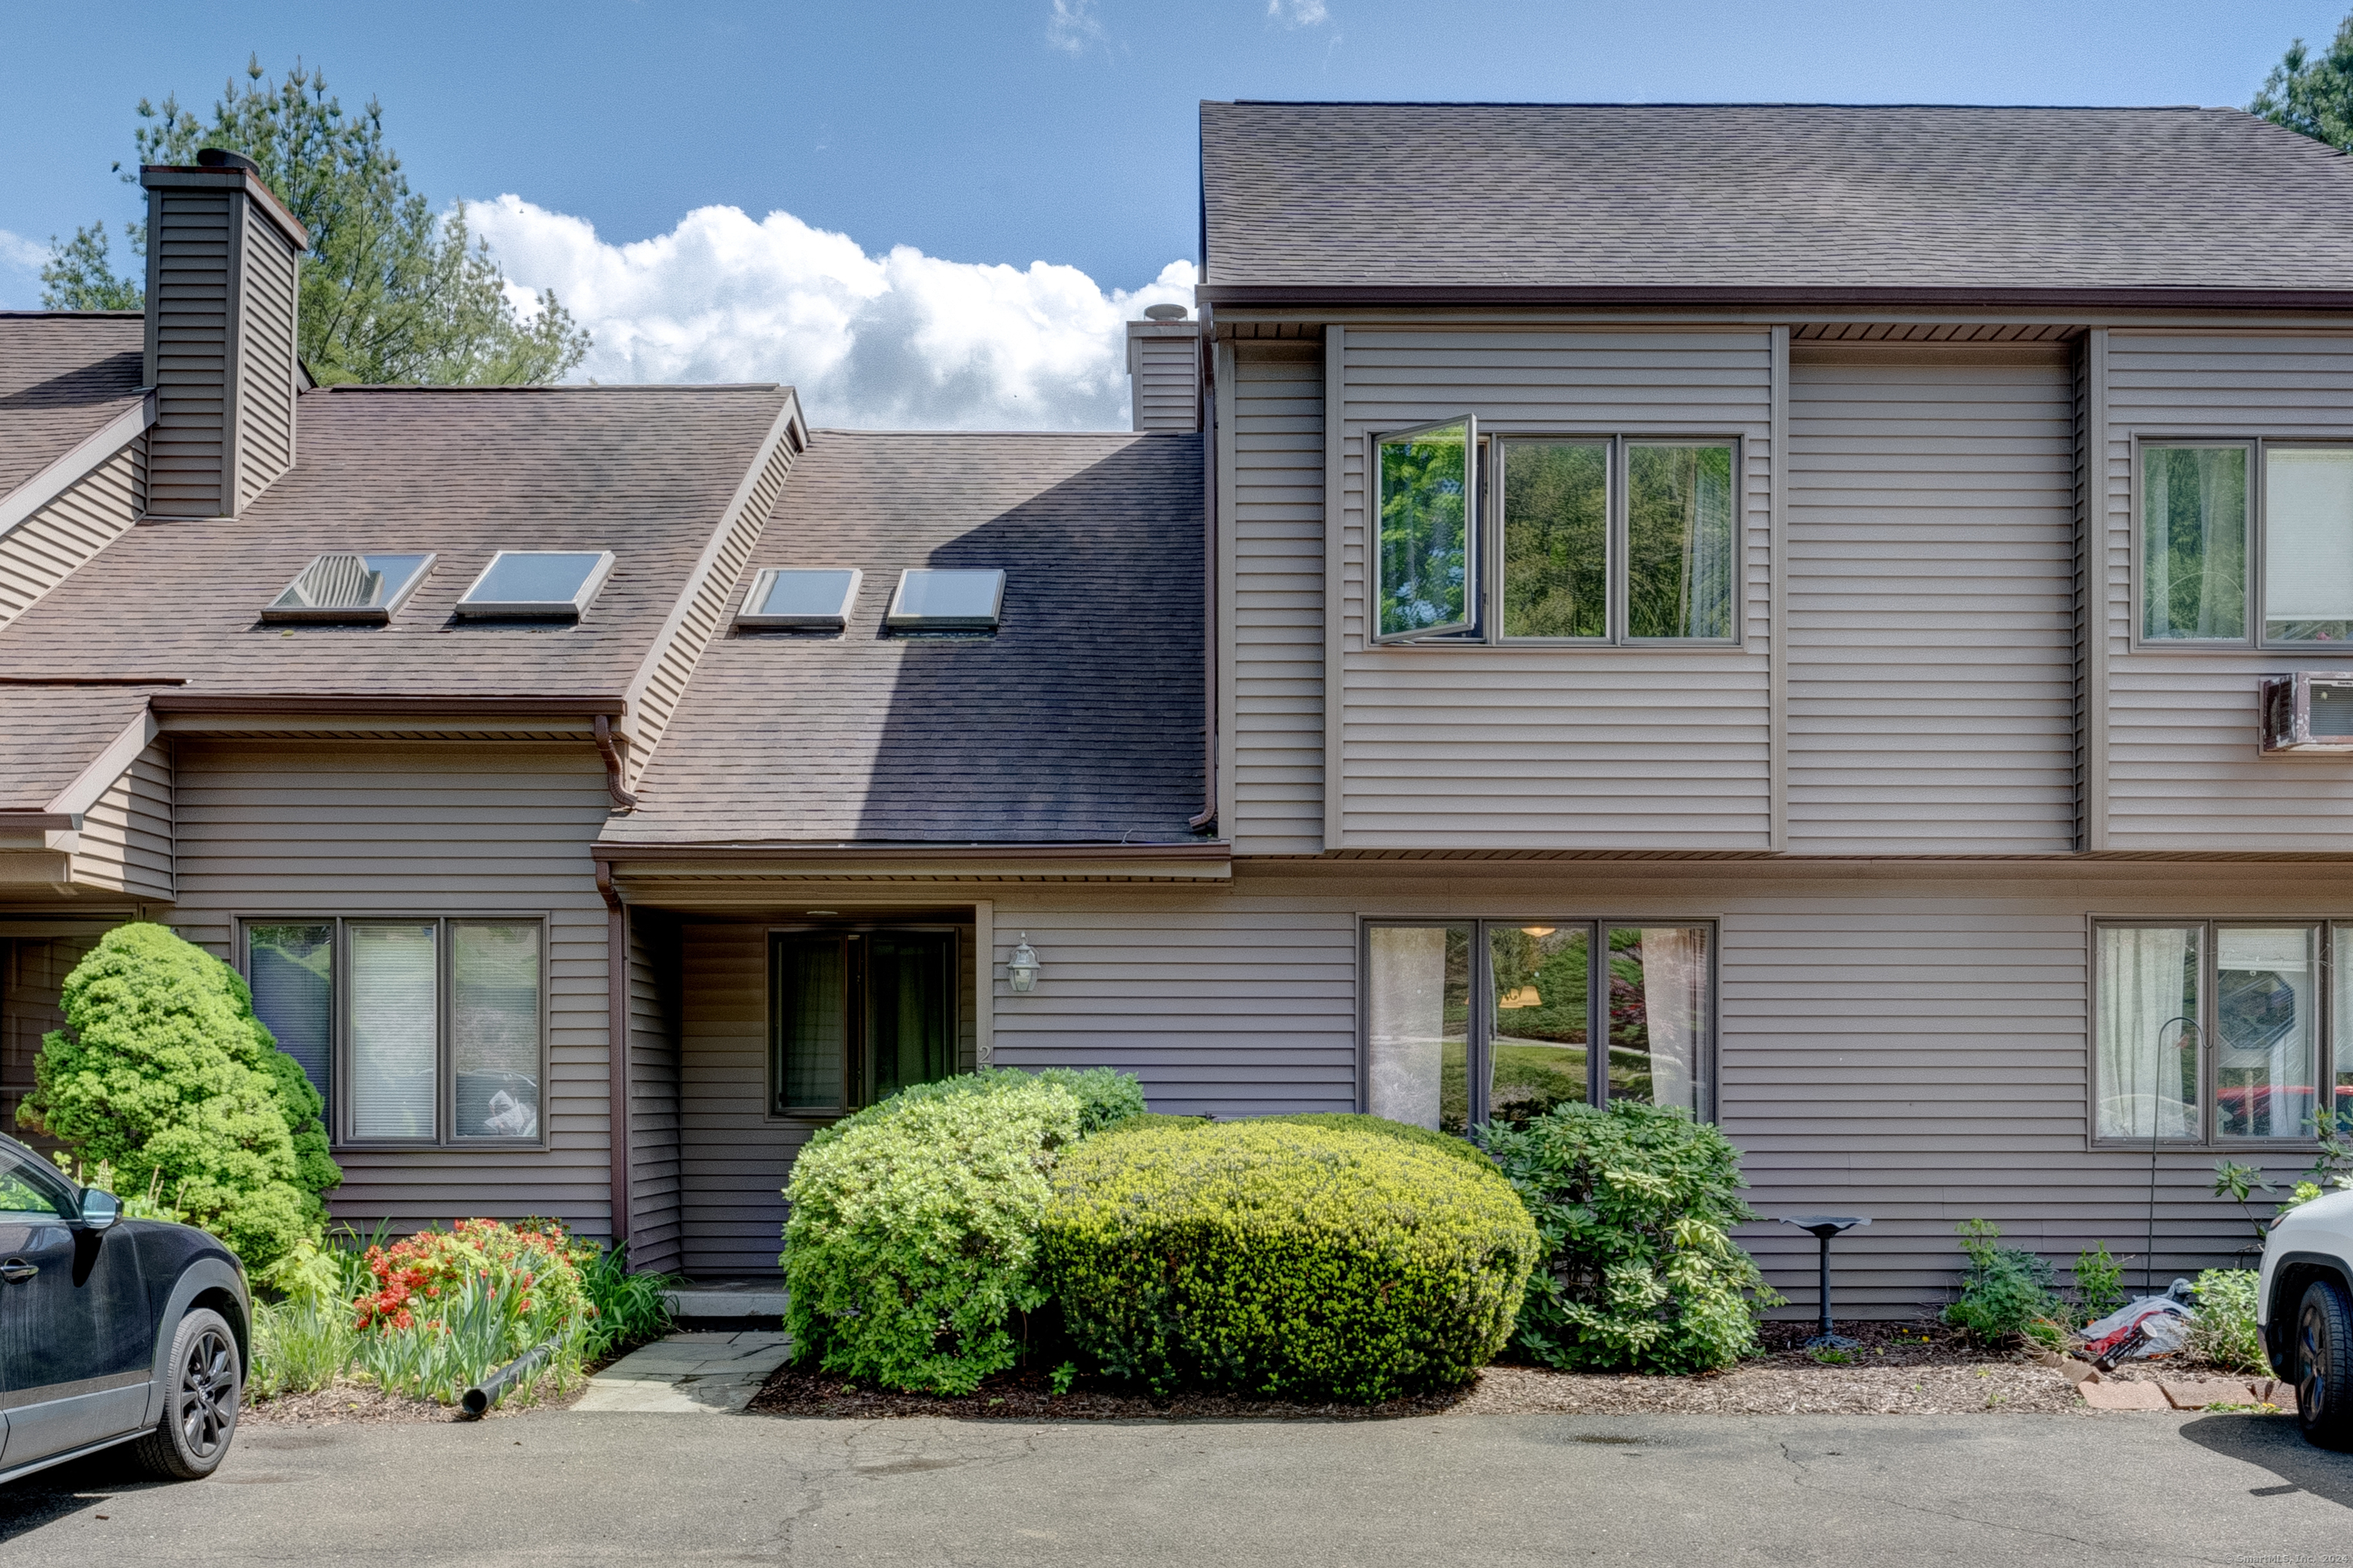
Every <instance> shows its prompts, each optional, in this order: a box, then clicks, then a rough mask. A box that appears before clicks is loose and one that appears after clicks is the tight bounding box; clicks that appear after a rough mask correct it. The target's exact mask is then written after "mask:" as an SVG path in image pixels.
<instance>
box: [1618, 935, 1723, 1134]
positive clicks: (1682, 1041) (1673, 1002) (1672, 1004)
mask: <svg viewBox="0 0 2353 1568" xmlns="http://www.w3.org/2000/svg"><path fill="white" fill-rule="evenodd" d="M1709 1012H1710V1010H1709V1007H1708V928H1707V927H1704V926H1641V927H1623V926H1620V927H1611V928H1610V932H1609V1097H1610V1098H1611V1099H1613V1100H1645V1101H1648V1102H1650V1103H1651V1104H1652V1105H1658V1106H1674V1107H1679V1108H1681V1109H1683V1110H1687V1111H1689V1112H1691V1113H1692V1114H1693V1115H1694V1117H1696V1116H1699V1115H1702V1114H1703V1113H1704V1109H1705V1107H1703V1106H1702V1105H1701V1104H1700V1103H1699V1086H1700V1082H1701V1079H1700V1073H1699V1066H1700V1059H1701V1056H1700V1054H1701V1052H1702V1050H1703V1049H1704V1047H1705V1046H1706V1044H1707V1037H1708V1032H1709V1030H1710V1029H1712V1028H1713V1027H1714V1026H1715V1020H1714V1019H1713V1018H1711V1017H1710V1016H1709Z"/></svg>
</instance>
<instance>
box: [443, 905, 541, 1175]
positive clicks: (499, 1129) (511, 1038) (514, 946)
mask: <svg viewBox="0 0 2353 1568" xmlns="http://www.w3.org/2000/svg"><path fill="white" fill-rule="evenodd" d="M539 936H540V928H539V926H538V924H537V923H536V922H523V921H513V922H500V923H491V922H477V921H471V920H465V921H453V922H451V924H450V927H449V1067H450V1072H451V1075H453V1077H454V1079H455V1086H454V1088H455V1109H456V1126H455V1127H454V1128H453V1129H452V1130H453V1131H454V1133H455V1135H456V1136H457V1137H459V1138H537V1137H538V1136H539V1117H540V1089H539V994H540V990H539V970H540V951H539Z"/></svg>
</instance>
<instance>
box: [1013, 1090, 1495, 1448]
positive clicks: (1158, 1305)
mask: <svg viewBox="0 0 2353 1568" xmlns="http://www.w3.org/2000/svg"><path fill="white" fill-rule="evenodd" d="M1372 1119H1373V1118H1353V1117H1352V1118H1343V1120H1344V1122H1345V1125H1340V1126H1313V1125H1300V1124H1298V1123H1296V1122H1290V1123H1286V1122H1283V1121H1280V1120H1272V1119H1270V1120H1265V1121H1241V1122H1220V1123H1208V1124H1197V1125H1193V1126H1184V1127H1169V1126H1153V1127H1144V1128H1136V1129H1134V1130H1128V1131H1114V1132H1112V1133H1110V1134H1108V1135H1106V1136H1104V1137H1102V1138H1094V1139H1088V1140H1087V1141H1085V1142H1084V1143H1082V1144H1079V1145H1078V1146H1077V1147H1075V1148H1074V1149H1071V1150H1069V1151H1068V1152H1067V1153H1066V1154H1065V1155H1064V1157H1063V1159H1062V1160H1061V1162H1060V1165H1059V1166H1058V1167H1057V1168H1056V1170H1055V1172H1054V1177H1053V1185H1054V1197H1053V1201H1052V1202H1051V1203H1050V1204H1049V1205H1048V1207H1047V1210H1046V1216H1045V1228H1044V1236H1043V1241H1044V1249H1045V1263H1046V1274H1047V1279H1048V1283H1049V1286H1050V1288H1051V1289H1052V1291H1053V1293H1054V1295H1055V1296H1056V1297H1057V1298H1060V1304H1061V1308H1062V1319H1063V1323H1064V1325H1065V1327H1066V1329H1067V1330H1068V1331H1069V1333H1070V1336H1071V1340H1073V1341H1074V1342H1075V1343H1076V1344H1077V1345H1078V1347H1079V1348H1080V1350H1081V1351H1083V1352H1084V1353H1085V1354H1087V1355H1088V1356H1090V1357H1092V1359H1093V1360H1094V1361H1096V1362H1097V1363H1099V1364H1100V1365H1101V1366H1102V1368H1103V1371H1105V1372H1108V1373H1110V1374H1111V1375H1113V1376H1114V1377H1119V1378H1124V1379H1128V1380H1131V1381H1134V1382H1139V1383H1145V1384H1146V1385H1147V1386H1149V1387H1150V1388H1151V1389H1152V1390H1153V1391H1154V1392H1155V1393H1171V1392H1173V1391H1175V1390H1176V1389H1179V1388H1183V1387H1186V1386H1188V1385H1204V1386H1208V1387H1216V1388H1226V1389H1232V1390H1236V1391H1238V1392H1242V1393H1253V1394H1261V1395H1270V1396H1284V1397H1291V1398H1328V1399H1343V1400H1351V1401H1357V1402H1362V1403H1366V1404H1370V1403H1373V1402H1376V1401H1378V1400H1383V1399H1389V1398H1393V1397H1396V1396H1398V1395H1399V1394H1407V1393H1419V1392H1422V1391H1424V1390H1429V1389H1439V1388H1450V1387H1453V1386H1455V1385H1457V1384H1459V1383H1462V1382H1464V1381H1465V1380H1466V1379H1468V1378H1469V1377H1470V1376H1471V1374H1472V1372H1476V1371H1477V1370H1478V1369H1479V1368H1480V1367H1481V1366H1482V1365H1484V1364H1485V1363H1486V1362H1487V1361H1489V1360H1491V1359H1493V1356H1494V1354H1495V1352H1496V1351H1499V1350H1501V1349H1502V1348H1503V1346H1504V1341H1505V1340H1507V1339H1509V1338H1510V1336H1511V1331H1512V1319H1513V1312H1514V1308H1516V1307H1517V1306H1518V1305H1519V1300H1520V1293H1521V1291H1522V1289H1523V1288H1524V1287H1525V1286H1526V1284H1527V1278H1528V1271H1529V1268H1530V1266H1532V1265H1533V1264H1534V1262H1535V1256H1536V1249H1537V1245H1538V1244H1537V1237H1536V1231H1535V1225H1534V1224H1531V1223H1530V1221H1529V1219H1528V1216H1527V1213H1526V1211H1525V1210H1524V1209H1523V1208H1522V1207H1521V1206H1520V1202H1519V1200H1518V1198H1516V1197H1515V1196H1514V1194H1513V1192H1512V1189H1511V1186H1510V1184H1509V1183H1508V1182H1506V1181H1504V1179H1503V1177H1502V1176H1501V1175H1500V1174H1498V1173H1497V1172H1496V1171H1495V1170H1494V1169H1493V1167H1492V1166H1490V1165H1488V1164H1486V1162H1485V1161H1484V1160H1482V1159H1480V1158H1478V1156H1477V1153H1476V1151H1475V1150H1472V1151H1471V1153H1472V1159H1469V1160H1465V1159H1462V1158H1461V1157H1459V1156H1458V1155H1456V1154H1454V1153H1451V1152H1450V1151H1447V1150H1441V1149H1439V1148H1436V1147H1433V1146H1431V1145H1430V1144H1428V1143H1425V1142H1423V1141H1421V1140H1419V1139H1415V1138H1413V1137H1412V1136H1410V1133H1409V1131H1407V1130H1406V1129H1399V1128H1395V1127H1394V1125H1391V1126H1388V1127H1381V1128H1368V1127H1366V1126H1365V1125H1361V1124H1363V1123H1366V1122H1370V1121H1372Z"/></svg>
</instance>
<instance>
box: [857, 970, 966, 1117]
mask: <svg viewBox="0 0 2353 1568" xmlns="http://www.w3.org/2000/svg"><path fill="white" fill-rule="evenodd" d="M954 943H955V939H954V938H952V937H950V936H949V935H948V934H947V933H946V932H944V931H942V932H906V933H894V932H887V931H886V932H881V933H878V934H876V935H875V936H873V937H871V938H867V948H866V964H867V1004H866V1032H867V1036H868V1038H869V1039H870V1040H871V1042H872V1047H873V1063H874V1067H873V1084H872V1086H871V1087H870V1088H869V1090H868V1091H867V1096H866V1097H867V1100H868V1101H869V1103H871V1102H873V1101H877V1100H883V1099H888V1098H889V1097H891V1096H892V1095H895V1094H897V1093H898V1092H899V1091H900V1090H901V1089H903V1088H906V1087H908V1086H911V1085H914V1084H929V1083H934V1082H936V1081H938V1080H939V1079H941V1078H944V1077H947V1076H948V1075H950V1074H952V1073H954V1072H955V1039H954V1038H953V1033H952V1031H953V1028H954V1017H955V1010H954V1008H953V1007H952V1006H951V1005H950V998H951V997H952V995H953V994H954V992H953V990H952V981H951V979H950V976H949V973H948V968H949V962H950V958H951V955H952V954H953V953H954V951H955V945H954Z"/></svg>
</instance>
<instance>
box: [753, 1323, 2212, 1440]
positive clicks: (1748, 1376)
mask: <svg viewBox="0 0 2353 1568" xmlns="http://www.w3.org/2000/svg"><path fill="white" fill-rule="evenodd" d="M1838 1327H1839V1331H1840V1332H1841V1333H1842V1334H1845V1335H1847V1336H1848V1337H1849V1338H1851V1339H1854V1340H1860V1341H1861V1342H1862V1343H1861V1348H1860V1349H1858V1350H1855V1351H1848V1352H1846V1356H1847V1358H1848V1359H1846V1360H1844V1361H1825V1360H1822V1359H1820V1358H1818V1357H1817V1356H1815V1355H1813V1354H1811V1353H1810V1352H1808V1351H1806V1350H1805V1349H1804V1348H1803V1347H1804V1343H1805V1341H1806V1340H1807V1339H1809V1338H1810V1337H1811V1335H1812V1334H1813V1332H1814V1326H1813V1325H1812V1324H1810V1323H1779V1322H1776V1323H1767V1324H1766V1325H1765V1327H1764V1330H1763V1333H1762V1336H1761V1337H1762V1340H1763V1342H1764V1349H1765V1352H1766V1353H1765V1354H1763V1355H1761V1356H1758V1357H1756V1358H1754V1359H1752V1360H1750V1361H1743V1362H1741V1363H1740V1365H1738V1366H1736V1367H1735V1368H1733V1369H1731V1370H1730V1371H1728V1372H1715V1373H1709V1374H1706V1375H1704V1376H1699V1377H1641V1376H1631V1375H1619V1374H1614V1373H1595V1372H1553V1371H1551V1370H1549V1369H1546V1368H1543V1367H1535V1366H1522V1365H1513V1364H1503V1365H1497V1366H1491V1367H1488V1368H1487V1369H1486V1370H1485V1371H1483V1372H1481V1373H1480V1374H1479V1376H1478V1377H1477V1378H1475V1379H1474V1380H1473V1381H1472V1383H1470V1385H1469V1386H1467V1387H1465V1388H1461V1389H1455V1390H1452V1391H1451V1392H1449V1393H1439V1394H1426V1395H1422V1396H1420V1397H1418V1398H1413V1399H1398V1400H1391V1401H1389V1402H1388V1403H1387V1404H1375V1405H1360V1404H1301V1403H1295V1402H1293V1401H1288V1400H1272V1399H1243V1398H1238V1397H1236V1396H1234V1395H1231V1394H1224V1393H1180V1394H1178V1395H1176V1396H1175V1397H1173V1398H1171V1399H1168V1400H1166V1401H1154V1400H1152V1399H1149V1398H1145V1397H1143V1396H1140V1395H1138V1394H1136V1393H1134V1392H1132V1391H1131V1390H1129V1389H1128V1388H1126V1387H1125V1386H1124V1385H1120V1384H1114V1383H1101V1382H1097V1381H1094V1380H1091V1379H1086V1378H1082V1379H1080V1380H1079V1382H1078V1383H1077V1384H1076V1385H1074V1386H1073V1387H1072V1389H1071V1392H1070V1393H1064V1394H1057V1393H1053V1392H1052V1390H1051V1388H1050V1386H1049V1385H1048V1383H1047V1376H1046V1373H1045V1372H1043V1371H1034V1372H1033V1371H1020V1372H1006V1373H1001V1374H999V1375H998V1376H997V1377H993V1378H991V1379H989V1380H988V1381H987V1383H983V1384H982V1385H981V1387H980V1389H979V1390H978V1392H976V1393H972V1394H968V1395H965V1396H963V1397H960V1398H950V1397H941V1396H936V1395H931V1394H920V1393H893V1392H891V1391H889V1390H884V1389H877V1388H872V1387H868V1386H864V1385H860V1384H856V1383H849V1382H845V1381H844V1380H843V1379H841V1378H839V1377H835V1376H829V1375H824V1374H818V1373H814V1372H805V1371H799V1370H797V1369H795V1368H792V1367H786V1368H784V1369H782V1370H781V1371H779V1372H777V1373H776V1376H774V1377H772V1378H770V1379H769V1380H768V1383H767V1385H766V1386H765V1387H764V1388H763V1389H761V1391H760V1393H759V1394H758V1396H757V1397H755V1398H754V1400H753V1401H752V1404H751V1408H752V1409H753V1410H754V1411H755V1412H758V1413H760V1414H767V1415H789V1416H828V1417H834V1418H841V1417H848V1418H851V1419H873V1418H886V1417H892V1416H907V1415H929V1416H940V1417H946V1418H949V1419H954V1420H966V1421H974V1420H981V1421H1171V1420H1175V1421H1238V1420H1254V1421H1377V1420H1383V1419H1389V1418H1394V1417H1398V1416H1409V1415H1520V1414H1578V1415H1631V1414H1668V1413H1673V1414H1710V1415H1797V1414H1826V1415H1828V1414H1838V1415H1862V1414H1890V1415H1893V1414H1905V1415H1958V1414H1989V1413H1991V1414H2017V1413H2037V1414H2084V1415H2090V1414H2094V1413H2093V1412H2091V1411H2090V1410H2088V1409H2087V1408H2086V1407H2085V1405H2084V1402H2083V1400H2082V1399H2081V1398H2080V1397H2079V1396H2078V1395H2077V1394H2076V1393H2075V1387H2074V1384H2073V1383H2070V1382H2069V1381H2068V1379H2067V1378H2066V1376H2065V1375H2064V1374H2063V1373H2062V1372H2060V1371H2058V1370H2057V1369H2056V1368H2054V1367H2050V1366H2045V1365H2042V1363H2040V1362H2038V1361H2035V1360H2034V1359H2033V1358H2032V1356H2031V1355H2030V1354H2029V1353H2028V1352H2026V1351H2014V1352H2010V1353H2008V1354H2001V1353H1995V1352H1989V1351H1984V1350H1980V1349H1978V1348H1976V1347H1974V1346H1971V1345H1970V1344H1968V1342H1967V1341H1966V1340H1963V1339H1962V1338H1961V1337H1960V1336H1958V1335H1957V1334H1955V1333H1953V1332H1952V1331H1951V1330H1947V1329H1946V1328H1944V1327H1943V1326H1942V1325H1941V1324H1936V1323H1918V1322H1912V1323H1906V1322H1859V1321H1858V1322H1842V1323H1841V1324H1840V1325H1839V1326H1838ZM2126 1375H2141V1374H2140V1372H2139V1371H2138V1369H2136V1371H2135V1372H2133V1373H2128V1374H2126ZM2146 1375H2148V1376H2152V1377H2154V1376H2159V1375H2162V1376H2168V1377H2179V1376H2181V1375H2182V1372H2181V1371H2180V1369H2178V1368H2174V1369H2170V1370H2167V1371H2162V1372H2157V1371H2152V1372H2147V1373H2146Z"/></svg>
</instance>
